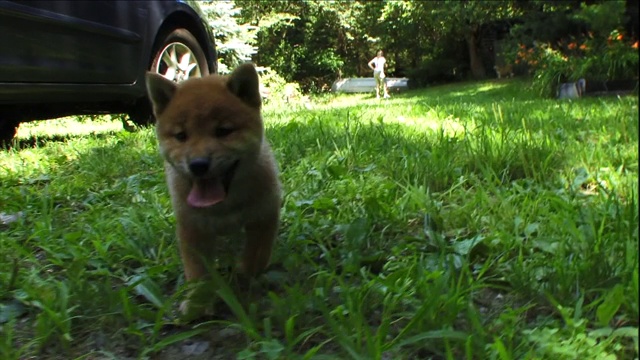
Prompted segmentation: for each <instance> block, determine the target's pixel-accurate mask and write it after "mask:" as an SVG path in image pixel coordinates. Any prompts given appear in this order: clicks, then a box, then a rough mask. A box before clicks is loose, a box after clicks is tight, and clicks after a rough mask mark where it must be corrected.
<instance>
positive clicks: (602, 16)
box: [507, 1, 639, 97]
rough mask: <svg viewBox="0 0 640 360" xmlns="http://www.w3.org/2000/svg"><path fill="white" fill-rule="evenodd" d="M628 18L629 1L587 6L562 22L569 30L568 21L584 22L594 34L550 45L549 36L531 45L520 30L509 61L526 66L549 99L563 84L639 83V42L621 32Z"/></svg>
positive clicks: (516, 31)
mask: <svg viewBox="0 0 640 360" xmlns="http://www.w3.org/2000/svg"><path fill="white" fill-rule="evenodd" d="M623 13H624V1H610V2H602V3H596V4H590V5H585V4H582V6H581V8H580V9H574V12H573V13H568V14H567V13H564V14H563V15H562V16H563V17H564V18H565V19H567V21H568V23H569V24H575V22H573V23H572V22H570V21H569V19H575V20H579V21H582V22H583V23H584V24H585V26H586V28H587V29H589V30H585V31H583V32H581V33H577V34H574V35H572V34H571V33H570V32H569V33H567V34H566V35H565V36H563V37H561V38H559V39H558V38H557V36H556V38H555V39H549V38H547V39H546V41H545V36H544V35H538V36H536V39H537V40H535V41H532V39H533V38H530V37H527V36H523V34H524V32H523V31H522V28H521V27H516V28H514V31H513V32H512V34H513V36H514V41H513V42H512V43H511V48H510V49H509V50H507V54H508V55H507V58H509V59H513V60H514V61H515V63H516V64H519V63H526V65H527V68H528V70H529V72H530V73H531V74H532V76H533V78H534V83H533V86H534V89H535V90H536V91H537V92H538V93H539V94H541V95H542V96H545V97H551V96H554V95H555V89H556V88H557V86H558V84H560V83H562V82H569V81H576V80H578V79H580V78H585V79H587V81H606V80H623V79H625V80H626V79H637V77H638V65H639V60H638V58H639V56H638V40H637V39H629V38H628V37H627V34H625V33H624V31H623V30H622V28H623V25H624V23H623V21H624V17H623ZM527 41H531V42H530V43H527ZM528 44H530V45H528Z"/></svg>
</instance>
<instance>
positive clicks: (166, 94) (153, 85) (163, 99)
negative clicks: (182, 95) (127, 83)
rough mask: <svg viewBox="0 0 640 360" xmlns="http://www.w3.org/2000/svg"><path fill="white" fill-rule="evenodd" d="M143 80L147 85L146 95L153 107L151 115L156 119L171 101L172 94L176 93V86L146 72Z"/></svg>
mask: <svg viewBox="0 0 640 360" xmlns="http://www.w3.org/2000/svg"><path fill="white" fill-rule="evenodd" d="M145 80H146V83H147V95H149V100H151V105H153V114H154V115H155V116H156V117H158V116H159V115H160V114H162V112H163V111H164V110H165V109H166V107H167V105H168V104H169V101H171V98H172V97H173V94H174V93H175V92H176V85H177V84H176V83H175V82H173V81H171V80H169V79H167V78H165V77H164V76H162V75H160V74H157V73H154V72H151V71H149V72H147V75H146V76H145Z"/></svg>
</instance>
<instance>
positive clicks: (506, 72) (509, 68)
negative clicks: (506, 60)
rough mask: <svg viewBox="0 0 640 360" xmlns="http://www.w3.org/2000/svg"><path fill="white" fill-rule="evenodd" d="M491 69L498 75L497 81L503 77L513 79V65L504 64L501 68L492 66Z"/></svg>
mask: <svg viewBox="0 0 640 360" xmlns="http://www.w3.org/2000/svg"><path fill="white" fill-rule="evenodd" d="M493 69H494V70H495V71H496V75H498V79H502V78H505V77H513V65H511V64H506V65H503V66H498V65H496V66H494V67H493Z"/></svg>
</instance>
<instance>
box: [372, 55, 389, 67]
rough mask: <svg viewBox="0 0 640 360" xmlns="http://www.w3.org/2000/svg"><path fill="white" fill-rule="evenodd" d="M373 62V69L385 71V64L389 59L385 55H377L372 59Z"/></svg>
mask: <svg viewBox="0 0 640 360" xmlns="http://www.w3.org/2000/svg"><path fill="white" fill-rule="evenodd" d="M371 62H372V63H373V71H383V70H384V64H385V63H386V62H387V60H386V59H385V58H384V57H377V56H376V57H375V58H373V60H371Z"/></svg>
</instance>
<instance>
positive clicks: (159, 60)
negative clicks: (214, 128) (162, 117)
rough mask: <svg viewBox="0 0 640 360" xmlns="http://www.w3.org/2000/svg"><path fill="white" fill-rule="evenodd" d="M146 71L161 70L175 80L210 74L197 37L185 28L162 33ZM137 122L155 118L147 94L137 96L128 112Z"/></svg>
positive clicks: (149, 122) (153, 120) (143, 122)
mask: <svg viewBox="0 0 640 360" xmlns="http://www.w3.org/2000/svg"><path fill="white" fill-rule="evenodd" d="M149 71H152V72H155V73H159V74H162V75H163V76H164V77H166V78H168V79H171V80H173V81H175V82H180V81H184V80H187V79H189V78H190V77H201V76H206V75H209V65H208V63H207V57H206V56H205V54H204V51H203V50H202V47H201V46H200V44H199V43H198V40H197V39H196V38H195V36H193V34H191V32H189V31H188V30H187V29H175V30H173V31H171V32H169V33H168V34H167V35H165V36H164V39H163V40H162V41H161V42H160V43H159V45H158V46H157V47H156V49H155V50H154V51H153V59H152V61H151V66H150V68H149ZM129 118H130V119H131V121H132V122H133V123H135V124H136V125H142V126H144V125H150V124H152V123H154V122H155V118H154V117H153V113H152V110H151V104H150V103H149V100H148V99H147V98H144V99H140V100H139V101H138V102H137V103H136V104H135V106H134V107H133V109H132V110H131V111H130V112H129Z"/></svg>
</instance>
